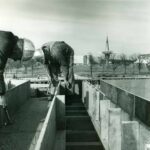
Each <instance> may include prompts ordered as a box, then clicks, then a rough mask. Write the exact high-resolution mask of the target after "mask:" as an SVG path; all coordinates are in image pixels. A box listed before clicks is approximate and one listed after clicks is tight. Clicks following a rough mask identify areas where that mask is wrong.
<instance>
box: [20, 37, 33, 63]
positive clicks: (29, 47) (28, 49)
mask: <svg viewBox="0 0 150 150" xmlns="http://www.w3.org/2000/svg"><path fill="white" fill-rule="evenodd" d="M34 51H35V46H34V44H33V43H32V42H31V41H30V40H29V39H25V38H24V39H23V56H22V60H24V61H25V60H29V59H31V58H32V57H33V54H34Z"/></svg>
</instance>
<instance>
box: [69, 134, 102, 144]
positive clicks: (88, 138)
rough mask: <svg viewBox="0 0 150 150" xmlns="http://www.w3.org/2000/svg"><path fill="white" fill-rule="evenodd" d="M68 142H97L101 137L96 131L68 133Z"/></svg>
mask: <svg viewBox="0 0 150 150" xmlns="http://www.w3.org/2000/svg"><path fill="white" fill-rule="evenodd" d="M66 141H67V142H96V141H99V137H98V135H97V133H96V132H95V131H67V132H66Z"/></svg>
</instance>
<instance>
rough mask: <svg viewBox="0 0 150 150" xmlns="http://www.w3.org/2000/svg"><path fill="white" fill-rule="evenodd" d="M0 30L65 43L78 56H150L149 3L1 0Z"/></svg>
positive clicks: (37, 44)
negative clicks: (108, 53) (106, 52)
mask: <svg viewBox="0 0 150 150" xmlns="http://www.w3.org/2000/svg"><path fill="white" fill-rule="evenodd" d="M0 29H1V30H9V31H12V32H14V34H16V35H18V36H20V37H26V38H29V39H30V40H32V41H33V42H34V44H35V47H36V48H39V47H40V46H41V45H42V44H43V43H45V42H48V41H54V40H64V41H66V42H67V43H69V44H70V45H71V46H72V47H73V48H74V50H75V54H76V55H82V54H86V53H89V52H92V53H93V54H94V55H99V54H100V53H101V52H102V51H104V50H105V42H106V36H107V35H108V37H109V42H110V49H111V50H112V51H114V52H115V53H127V54H131V53H150V0H3V1H2V0H0Z"/></svg>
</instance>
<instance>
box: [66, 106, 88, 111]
mask: <svg viewBox="0 0 150 150" xmlns="http://www.w3.org/2000/svg"><path fill="white" fill-rule="evenodd" d="M66 110H85V107H84V106H66Z"/></svg>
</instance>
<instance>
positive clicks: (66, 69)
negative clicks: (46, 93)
mask: <svg viewBox="0 0 150 150" xmlns="http://www.w3.org/2000/svg"><path fill="white" fill-rule="evenodd" d="M42 58H43V59H44V64H45V66H46V68H47V71H48V74H49V76H50V80H51V83H52V85H53V87H56V86H57V84H58V75H59V74H60V73H61V72H62V74H63V75H64V81H65V89H66V94H68V95H72V94H73V93H74V73H73V63H74V50H73V49H72V48H71V47H70V46H69V45H68V44H67V43H65V42H64V41H54V42H49V43H46V44H44V45H43V46H42V48H41V49H38V50H36V51H35V54H34V57H33V59H36V60H39V61H40V60H42ZM51 94H52V93H51ZM53 94H54V93H53Z"/></svg>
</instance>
